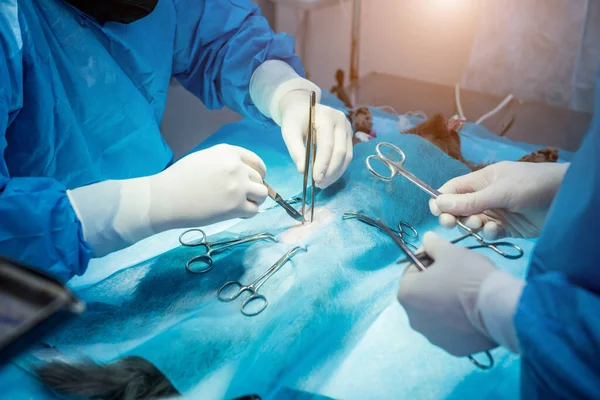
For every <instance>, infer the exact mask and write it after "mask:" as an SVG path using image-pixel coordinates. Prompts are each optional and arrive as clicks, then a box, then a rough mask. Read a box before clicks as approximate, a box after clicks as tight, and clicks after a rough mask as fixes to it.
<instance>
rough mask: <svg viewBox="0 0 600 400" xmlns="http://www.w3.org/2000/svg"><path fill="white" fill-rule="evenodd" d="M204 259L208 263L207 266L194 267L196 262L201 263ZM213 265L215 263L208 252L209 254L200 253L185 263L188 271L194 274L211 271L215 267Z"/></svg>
mask: <svg viewBox="0 0 600 400" xmlns="http://www.w3.org/2000/svg"><path fill="white" fill-rule="evenodd" d="M202 261H204V262H205V263H206V265H207V267H206V268H203V269H194V268H192V264H194V263H200V262H202ZM213 265H214V262H213V259H212V257H211V256H210V255H208V253H207V254H200V255H199V256H196V257H192V258H190V259H189V260H188V262H186V263H185V269H186V270H187V271H188V272H191V273H192V274H205V273H207V272H208V271H210V270H211V269H213Z"/></svg>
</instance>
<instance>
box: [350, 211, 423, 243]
mask: <svg viewBox="0 0 600 400" xmlns="http://www.w3.org/2000/svg"><path fill="white" fill-rule="evenodd" d="M342 219H358V220H359V221H361V222H364V223H365V224H367V225H371V226H373V227H375V228H378V229H379V230H381V231H382V232H384V233H387V232H386V231H385V230H383V229H382V228H381V226H380V225H379V224H377V221H375V220H373V219H372V218H369V217H367V216H366V215H364V214H361V213H360V212H345V213H344V214H342ZM388 229H389V230H390V231H391V232H392V233H393V234H394V235H396V236H398V237H399V238H400V240H402V241H403V242H404V243H405V244H406V245H407V246H408V247H410V248H411V250H413V251H417V247H416V246H415V245H414V244H412V243H406V242H407V240H408V241H413V240H415V239H417V238H418V237H419V232H417V230H416V229H415V227H414V226H412V225H411V224H409V223H408V222H406V221H400V222H398V227H397V228H389V227H388Z"/></svg>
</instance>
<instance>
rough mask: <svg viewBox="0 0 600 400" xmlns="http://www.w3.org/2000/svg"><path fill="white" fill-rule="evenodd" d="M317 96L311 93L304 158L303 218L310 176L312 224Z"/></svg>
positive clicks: (313, 213)
mask: <svg viewBox="0 0 600 400" xmlns="http://www.w3.org/2000/svg"><path fill="white" fill-rule="evenodd" d="M316 99H317V95H316V93H315V92H310V108H309V113H308V132H307V134H306V155H305V158H304V182H303V185H302V217H304V218H305V219H306V217H305V215H306V214H305V209H306V189H307V186H308V175H309V174H310V176H311V191H310V197H311V200H310V222H312V221H313V219H314V216H315V176H314V172H313V168H314V165H315V159H316V158H317V132H316V130H315V106H316V101H317V100H316Z"/></svg>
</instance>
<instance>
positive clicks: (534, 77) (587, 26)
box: [462, 0, 600, 111]
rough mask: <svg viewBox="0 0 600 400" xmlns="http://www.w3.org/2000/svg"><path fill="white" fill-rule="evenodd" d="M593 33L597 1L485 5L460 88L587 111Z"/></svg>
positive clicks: (491, 0)
mask: <svg viewBox="0 0 600 400" xmlns="http://www.w3.org/2000/svg"><path fill="white" fill-rule="evenodd" d="M599 34H600V2H598V1H594V0H568V1H567V0H485V1H484V2H483V4H482V7H481V15H480V25H479V28H478V32H477V36H476V38H475V41H474V44H473V48H472V51H471V55H470V59H469V64H468V67H467V70H466V73H465V75H464V77H463V82H462V84H463V86H464V87H465V88H468V89H472V90H477V91H482V92H487V93H493V94H497V95H508V94H509V93H512V94H514V95H515V96H517V97H518V98H520V99H522V100H530V101H539V102H543V103H546V104H550V105H554V106H559V107H565V108H570V109H574V110H578V111H591V109H592V104H593V90H594V73H595V72H596V70H597V68H598V65H599V61H600V41H599V40H597V39H598V37H600V36H599Z"/></svg>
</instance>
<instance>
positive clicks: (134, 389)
mask: <svg viewBox="0 0 600 400" xmlns="http://www.w3.org/2000/svg"><path fill="white" fill-rule="evenodd" d="M35 373H36V374H37V376H38V377H39V378H40V379H41V380H42V382H44V384H46V385H47V386H48V387H49V388H51V389H52V390H54V391H55V392H56V393H58V394H60V395H63V396H68V397H73V398H78V399H102V400H137V399H160V398H165V397H169V396H175V395H179V393H178V392H177V390H175V388H174V387H173V385H171V382H169V380H168V379H167V378H166V377H165V376H164V375H163V374H162V373H161V372H160V371H159V370H158V369H157V368H156V367H154V365H152V364H151V363H149V362H148V361H146V360H144V359H142V358H140V357H125V358H123V359H121V360H118V361H115V362H112V363H109V364H98V363H95V362H93V361H91V360H88V361H84V362H80V363H77V364H69V363H66V362H62V361H54V362H51V363H48V364H45V365H43V366H41V367H38V368H37V369H36V370H35Z"/></svg>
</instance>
